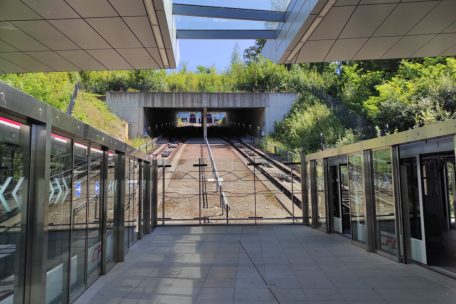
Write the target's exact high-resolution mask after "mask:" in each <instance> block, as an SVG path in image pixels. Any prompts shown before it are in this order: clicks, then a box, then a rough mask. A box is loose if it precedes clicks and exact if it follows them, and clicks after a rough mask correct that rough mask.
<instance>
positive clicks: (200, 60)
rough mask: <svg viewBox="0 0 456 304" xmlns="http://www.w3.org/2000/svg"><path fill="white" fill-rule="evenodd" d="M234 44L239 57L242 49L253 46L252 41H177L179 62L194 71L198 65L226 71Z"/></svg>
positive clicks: (179, 65)
mask: <svg viewBox="0 0 456 304" xmlns="http://www.w3.org/2000/svg"><path fill="white" fill-rule="evenodd" d="M236 43H237V44H238V45H239V49H240V53H241V56H242V54H243V52H244V49H246V48H248V47H250V46H252V45H254V44H255V41H253V40H179V52H180V61H179V63H178V68H179V67H181V66H182V64H183V63H186V64H187V68H188V69H189V70H192V71H194V70H195V69H196V67H197V66H198V65H204V66H215V67H216V68H217V71H219V72H221V71H224V70H226V68H227V67H228V66H229V65H230V61H231V55H232V53H233V50H234V47H235V45H236Z"/></svg>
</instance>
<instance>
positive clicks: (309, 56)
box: [296, 40, 334, 62]
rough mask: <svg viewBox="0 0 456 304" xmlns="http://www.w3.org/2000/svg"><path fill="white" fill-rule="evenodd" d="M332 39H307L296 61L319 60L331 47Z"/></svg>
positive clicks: (322, 58) (323, 57)
mask: <svg viewBox="0 0 456 304" xmlns="http://www.w3.org/2000/svg"><path fill="white" fill-rule="evenodd" d="M333 43H334V40H318V41H307V42H306V43H305V44H304V45H303V46H302V48H301V50H300V51H299V54H298V56H297V59H296V60H297V61H298V62H321V61H323V60H324V59H325V56H326V54H327V53H328V52H329V50H330V49H331V46H332V45H333Z"/></svg>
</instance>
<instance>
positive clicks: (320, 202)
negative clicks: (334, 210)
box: [315, 160, 326, 230]
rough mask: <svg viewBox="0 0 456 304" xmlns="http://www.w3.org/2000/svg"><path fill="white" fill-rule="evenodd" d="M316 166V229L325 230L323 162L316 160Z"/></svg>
mask: <svg viewBox="0 0 456 304" xmlns="http://www.w3.org/2000/svg"><path fill="white" fill-rule="evenodd" d="M315 165H316V180H317V212H318V217H317V227H319V228H321V229H323V230H326V193H325V177H324V162H323V160H317V161H316V162H315Z"/></svg>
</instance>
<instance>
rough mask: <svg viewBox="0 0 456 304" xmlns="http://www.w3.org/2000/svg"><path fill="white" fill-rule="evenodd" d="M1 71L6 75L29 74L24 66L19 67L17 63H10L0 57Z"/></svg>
mask: <svg viewBox="0 0 456 304" xmlns="http://www.w3.org/2000/svg"><path fill="white" fill-rule="evenodd" d="M0 69H1V70H2V71H3V72H4V73H24V72H27V70H26V69H25V68H24V67H22V66H19V65H17V64H15V63H12V62H9V61H8V60H5V59H3V58H1V57H0Z"/></svg>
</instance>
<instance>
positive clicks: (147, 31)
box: [124, 17, 157, 48]
mask: <svg viewBox="0 0 456 304" xmlns="http://www.w3.org/2000/svg"><path fill="white" fill-rule="evenodd" d="M124 20H125V22H126V23H127V25H128V26H129V27H130V29H131V30H132V31H133V32H134V33H135V35H136V37H138V39H139V40H140V41H141V43H142V45H144V47H146V48H154V47H157V43H156V42H155V36H154V33H153V32H152V28H151V27H150V23H149V18H148V17H124Z"/></svg>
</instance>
